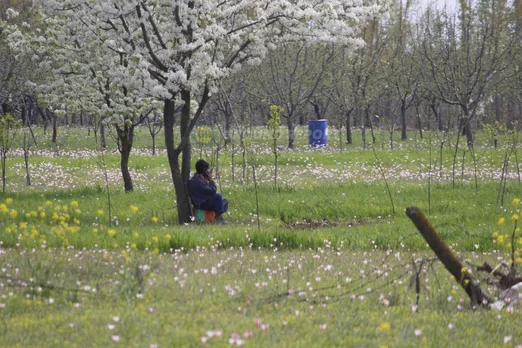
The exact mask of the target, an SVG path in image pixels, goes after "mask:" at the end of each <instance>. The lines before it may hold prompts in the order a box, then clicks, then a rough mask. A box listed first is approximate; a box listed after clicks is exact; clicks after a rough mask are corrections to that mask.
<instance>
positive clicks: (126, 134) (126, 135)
mask: <svg viewBox="0 0 522 348" xmlns="http://www.w3.org/2000/svg"><path fill="white" fill-rule="evenodd" d="M116 131H117V133H118V138H119V141H120V169H121V175H122V177H123V187H124V189H125V192H132V191H133V190H134V185H133V184H132V177H131V175H130V172H129V157H130V153H131V150H132V143H133V142H134V126H127V125H125V126H124V127H123V129H121V128H120V127H119V126H116Z"/></svg>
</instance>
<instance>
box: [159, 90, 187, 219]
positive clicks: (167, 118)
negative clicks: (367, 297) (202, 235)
mask: <svg viewBox="0 0 522 348" xmlns="http://www.w3.org/2000/svg"><path fill="white" fill-rule="evenodd" d="M186 93H189V92H186ZM186 97H187V96H186V95H185V98H184V100H185V99H186ZM188 97H189V98H190V93H189V94H188ZM189 120H190V100H189V102H188V106H187V105H184V106H183V109H182V112H181V122H180V123H181V132H182V136H181V137H182V138H183V133H184V132H183V130H184V129H186V126H187V124H188V122H189ZM163 124H164V134H165V147H166V149H167V158H168V161H169V166H170V174H171V176H172V182H173V184H174V189H175V191H176V201H177V210H178V220H179V223H180V224H183V223H189V222H190V215H191V209H190V200H189V197H188V192H187V188H186V182H187V181H188V179H189V172H190V142H187V146H185V148H184V149H183V150H182V152H183V160H184V161H186V162H185V163H184V167H187V168H188V170H189V171H188V172H187V170H186V168H183V170H182V168H181V164H180V162H179V155H180V152H179V151H177V150H176V148H175V146H174V101H172V100H165V104H164V113H163ZM187 152H188V155H187ZM185 172H186V173H187V174H186V178H184V177H183V175H182V173H185Z"/></svg>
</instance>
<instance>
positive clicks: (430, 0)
mask: <svg viewBox="0 0 522 348" xmlns="http://www.w3.org/2000/svg"><path fill="white" fill-rule="evenodd" d="M417 2H418V3H419V6H420V7H421V8H426V7H428V6H432V7H434V8H436V9H439V10H442V9H443V8H444V6H446V10H447V11H448V12H450V13H456V12H457V9H458V1H457V0H417Z"/></svg>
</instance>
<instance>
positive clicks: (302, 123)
mask: <svg viewBox="0 0 522 348" xmlns="http://www.w3.org/2000/svg"><path fill="white" fill-rule="evenodd" d="M299 125H300V126H305V125H306V115H305V114H304V113H301V114H300V115H299Z"/></svg>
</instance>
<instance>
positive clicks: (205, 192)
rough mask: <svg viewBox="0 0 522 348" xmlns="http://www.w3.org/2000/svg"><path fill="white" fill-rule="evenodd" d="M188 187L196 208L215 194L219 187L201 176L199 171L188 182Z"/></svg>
mask: <svg viewBox="0 0 522 348" xmlns="http://www.w3.org/2000/svg"><path fill="white" fill-rule="evenodd" d="M188 189H189V193H190V198H191V199H192V204H194V206H195V207H196V208H199V206H200V205H201V204H202V203H204V202H206V201H208V200H209V199H211V198H212V197H214V196H215V194H216V191H217V187H216V184H215V183H214V182H213V181H207V180H204V179H202V178H201V177H200V175H199V174H198V173H196V174H194V176H193V177H192V178H190V180H189V182H188Z"/></svg>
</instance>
